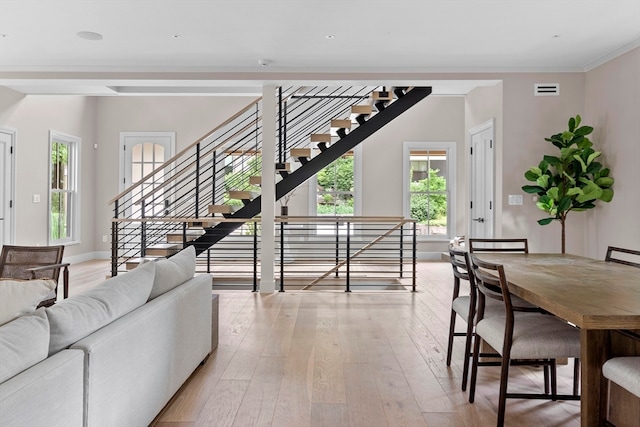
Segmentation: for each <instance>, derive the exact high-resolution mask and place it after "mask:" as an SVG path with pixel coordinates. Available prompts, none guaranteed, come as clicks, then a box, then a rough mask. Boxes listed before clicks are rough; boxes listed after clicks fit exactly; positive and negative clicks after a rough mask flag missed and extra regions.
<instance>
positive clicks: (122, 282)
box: [47, 262, 155, 355]
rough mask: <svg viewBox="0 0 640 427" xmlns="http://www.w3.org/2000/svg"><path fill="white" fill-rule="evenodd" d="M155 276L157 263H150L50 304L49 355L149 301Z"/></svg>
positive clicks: (48, 313) (48, 308) (48, 310)
mask: <svg viewBox="0 0 640 427" xmlns="http://www.w3.org/2000/svg"><path fill="white" fill-rule="evenodd" d="M154 275H155V263H153V262H148V263H145V264H142V265H140V266H139V267H137V268H136V269H134V270H131V271H130V272H128V273H124V274H120V275H118V276H116V277H112V278H110V279H107V280H106V281H104V282H102V283H100V284H99V285H97V286H96V287H94V288H92V289H89V290H88V291H87V292H84V293H82V294H80V295H76V296H73V297H71V298H67V299H65V300H62V301H60V302H58V303H57V304H55V305H54V306H51V307H47V316H48V317H49V324H50V327H51V342H50V343H49V355H51V354H53V353H56V352H58V351H60V350H62V349H63V348H65V347H68V346H70V345H71V344H73V343H74V342H76V341H78V340H80V339H82V338H84V337H86V336H87V335H89V334H91V333H92V332H94V331H96V330H98V329H100V328H101V327H103V326H105V325H108V324H109V323H111V322H113V321H114V320H116V319H118V318H120V317H122V316H124V315H125V314H127V313H129V312H131V311H133V310H135V309H136V308H138V307H140V306H141V305H143V304H144V303H145V302H147V299H148V298H149V292H151V287H152V286H153V277H154Z"/></svg>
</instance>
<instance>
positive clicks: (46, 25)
mask: <svg viewBox="0 0 640 427" xmlns="http://www.w3.org/2000/svg"><path fill="white" fill-rule="evenodd" d="M80 31H92V32H97V33H100V34H101V35H103V39H102V40H99V41H92V40H86V39H82V38H80V37H78V36H77V33H78V32H80ZM0 34H1V36H0V73H1V74H0V84H2V85H5V86H9V87H12V88H14V89H16V90H19V91H22V92H25V93H71V94H95V95H123V94H124V95H132V94H153V93H161V94H183V93H187V94H206V95H210V94H214V93H225V94H228V93H237V94H247V93H254V92H260V90H261V89H260V87H261V86H262V84H264V83H269V82H274V83H276V84H278V83H282V82H284V81H285V80H292V79H295V80H296V81H302V80H308V81H313V82H317V81H318V80H322V79H323V78H325V79H327V80H334V82H335V80H343V81H349V82H351V83H357V82H368V83H371V82H372V81H380V82H382V83H384V82H389V81H391V80H393V81H398V82H405V83H418V84H424V82H423V81H422V80H421V79H420V76H421V74H424V73H464V72H471V73H478V72H520V71H585V70H588V69H590V68H593V67H594V66H596V65H599V64H600V63H602V62H604V61H606V60H607V59H610V58H612V57H614V56H616V55H617V54H620V53H623V52H625V51H627V50H630V49H632V48H634V47H636V46H640V0H600V1H598V0H594V1H591V0H584V1H581V0H508V1H507V0H494V1H485V0H468V1H463V0H440V1H436V0H388V1H378V0H126V1H125V0H0ZM328 35H331V36H333V38H331V39H329V38H327V36H328ZM260 60H264V61H266V62H267V63H268V65H267V66H261V65H259V61H260ZM446 80H447V82H446V84H445V85H440V82H436V83H438V84H436V85H434V86H435V88H434V89H435V91H434V93H443V94H455V93H466V92H465V91H468V90H469V88H470V87H473V84H476V83H479V82H465V83H464V84H463V85H461V86H458V84H457V83H455V82H454V80H458V79H457V78H456V76H454V75H452V76H451V78H448V79H446ZM485 84H489V83H485Z"/></svg>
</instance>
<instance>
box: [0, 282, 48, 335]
mask: <svg viewBox="0 0 640 427" xmlns="http://www.w3.org/2000/svg"><path fill="white" fill-rule="evenodd" d="M55 288H56V282H55V281H54V280H51V279H35V280H19V279H1V280H0V325H4V324H5V323H7V322H10V321H12V320H13V319H16V318H18V317H20V316H23V315H25V314H28V313H33V312H34V311H35V310H36V307H37V306H38V304H40V302H41V301H43V300H45V299H49V298H55Z"/></svg>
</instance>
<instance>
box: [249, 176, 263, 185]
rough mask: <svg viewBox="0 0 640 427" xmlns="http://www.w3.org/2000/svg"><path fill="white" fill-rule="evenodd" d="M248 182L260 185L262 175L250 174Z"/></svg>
mask: <svg viewBox="0 0 640 427" xmlns="http://www.w3.org/2000/svg"><path fill="white" fill-rule="evenodd" d="M249 184H251V185H262V177H261V176H250V177H249Z"/></svg>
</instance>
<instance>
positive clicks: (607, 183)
mask: <svg viewBox="0 0 640 427" xmlns="http://www.w3.org/2000/svg"><path fill="white" fill-rule="evenodd" d="M596 184H598V185H599V186H600V187H601V188H607V187H611V186H612V185H613V178H609V177H608V176H603V177H601V178H598V179H596Z"/></svg>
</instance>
